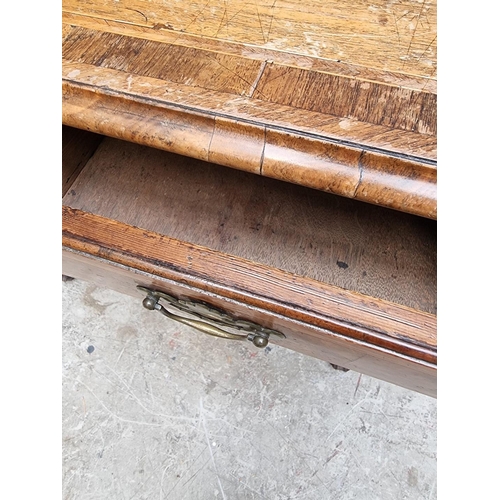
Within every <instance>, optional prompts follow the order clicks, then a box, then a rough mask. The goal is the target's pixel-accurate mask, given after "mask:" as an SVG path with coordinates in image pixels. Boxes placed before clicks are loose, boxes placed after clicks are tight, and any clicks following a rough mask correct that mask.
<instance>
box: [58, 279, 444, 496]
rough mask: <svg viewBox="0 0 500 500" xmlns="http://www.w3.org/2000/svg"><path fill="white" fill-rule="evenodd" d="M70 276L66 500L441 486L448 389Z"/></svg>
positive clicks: (364, 492)
mask: <svg viewBox="0 0 500 500" xmlns="http://www.w3.org/2000/svg"><path fill="white" fill-rule="evenodd" d="M62 288H63V360H62V364H63V379H62V380H63V402H62V412H63V415H62V420H63V436H62V454H63V485H62V488H63V499H64V500H74V499H75V500H76V499H78V500H90V499H92V500H100V499H103V500H104V499H106V500H114V499H117V500H118V499H120V500H121V499H126V500H145V499H155V500H156V499H157V500H166V499H169V500H181V499H183V500H197V499H203V500H205V499H217V500H221V499H228V500H229V499H245V500H246V499H271V500H273V499H276V500H292V499H304V500H319V499H322V500H323V499H325V500H326V499H342V500H350V499H356V500H364V499H366V500H368V499H369V500H373V499H383V500H391V499H394V500H396V499H397V500H401V499H426V500H427V499H435V498H436V477H437V470H436V469H437V467H436V463H437V459H436V434H437V432H436V421H437V418H436V416H437V415H436V406H437V405H436V400H434V399H432V398H429V397H427V396H423V395H420V394H417V393H413V392H411V391H408V390H406V389H402V388H399V387H396V386H394V385H391V384H387V383H385V382H381V381H379V380H376V379H373V378H370V377H368V376H365V375H362V376H360V375H359V374H358V373H354V372H345V373H344V372H341V371H336V370H334V369H333V368H332V367H331V366H330V365H329V364H328V363H325V362H323V361H319V360H316V359H313V358H309V357H307V356H303V355H301V354H298V353H294V352H292V351H289V350H287V349H284V348H280V347H277V346H272V345H270V346H268V348H266V349H265V350H258V349H257V348H254V347H253V346H252V345H251V344H250V343H245V344H243V343H239V342H234V341H226V340H223V339H216V338H212V337H208V336H205V335H203V334H201V333H198V332H196V331H194V330H191V329H189V328H188V327H185V326H183V325H179V324H176V323H173V322H170V321H169V320H167V318H165V317H163V316H162V315H160V314H158V313H156V312H151V311H147V310H146V309H144V308H143V307H142V305H141V303H140V301H138V300H137V299H134V298H131V297H127V296H124V295H121V294H118V293H115V292H113V291H110V290H106V289H101V288H97V287H95V286H94V285H91V284H87V283H85V282H83V281H78V280H75V281H70V282H66V283H63V284H62Z"/></svg>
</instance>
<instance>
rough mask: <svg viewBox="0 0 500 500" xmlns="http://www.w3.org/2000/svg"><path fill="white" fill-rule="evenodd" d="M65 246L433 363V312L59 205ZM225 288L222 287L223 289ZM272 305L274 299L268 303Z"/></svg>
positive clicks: (434, 320)
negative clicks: (61, 207) (352, 290)
mask: <svg viewBox="0 0 500 500" xmlns="http://www.w3.org/2000/svg"><path fill="white" fill-rule="evenodd" d="M63 245H64V247H65V248H68V249H73V250H76V251H80V252H85V253H89V254H91V255H95V256H96V257H101V258H104V259H105V260H107V261H110V262H115V263H117V264H122V265H127V266H130V267H135V268H136V269H138V270H141V271H144V272H149V273H151V274H154V275H155V276H159V277H165V278H168V279H172V280H173V281H177V282H178V283H183V284H188V285H192V286H194V285H195V284H197V288H200V289H202V290H205V291H210V290H212V291H214V292H215V291H217V293H220V294H222V295H224V296H226V297H227V298H232V299H236V298H237V297H238V298H239V300H242V301H243V303H244V304H246V306H247V307H254V306H257V305H258V304H260V305H261V306H262V305H263V304H264V303H266V304H267V306H266V307H265V309H268V310H270V311H274V312H279V313H280V314H283V315H284V316H286V317H289V318H290V319H295V320H300V321H305V320H306V319H307V321H309V322H312V324H314V325H316V326H318V327H322V328H327V329H330V330H333V331H335V332H337V334H339V335H345V336H348V337H350V338H356V339H358V340H362V341H364V342H367V341H370V342H373V343H375V344H377V345H380V346H383V347H385V348H388V347H391V348H393V349H395V350H399V351H401V353H405V354H407V355H409V354H410V353H411V355H412V356H415V357H416V358H418V359H423V360H427V361H430V362H433V361H435V346H436V335H435V324H436V316H435V315H432V314H429V313H425V312H422V311H418V310H415V309H411V308H408V307H405V306H402V305H399V304H394V303H391V302H387V301H384V300H380V299H376V298H373V297H370V296H366V295H362V294H357V293H354V292H350V291H347V290H344V289H342V288H339V287H335V286H332V285H327V284H323V283H321V282H318V281H315V280H311V279H309V278H306V277H300V276H294V275H292V274H290V273H287V272H285V271H281V270H279V269H274V268H271V267H269V266H266V265H262V264H259V263H257V262H253V261H250V260H247V259H241V258H239V257H236V256H231V255H227V254H223V253H221V252H217V251H214V250H211V249H209V248H206V247H200V246H198V245H194V244H191V243H189V242H184V241H181V240H177V239H173V238H170V237H167V236H165V235H160V234H158V233H154V232H151V231H145V230H144V229H141V228H136V227H134V226H130V225H127V224H123V223H121V222H118V221H114V220H112V219H108V218H104V217H101V216H98V215H94V214H90V213H87V212H83V211H81V210H78V209H73V208H70V207H65V206H63ZM224 290H226V291H224ZM271 304H274V305H273V306H272V307H271Z"/></svg>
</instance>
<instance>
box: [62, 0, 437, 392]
mask: <svg viewBox="0 0 500 500" xmlns="http://www.w3.org/2000/svg"><path fill="white" fill-rule="evenodd" d="M62 38H63V45H62V56H63V65H62V86H63V90H62V98H63V107H62V109H63V132H62V139H63V150H62V154H63V208H62V211H63V214H62V229H63V272H64V274H65V275H68V276H72V277H76V278H81V279H85V280H91V281H93V282H95V283H97V284H99V285H103V286H107V287H110V288H114V289H116V290H118V291H121V292H123V293H126V294H131V295H133V296H136V297H137V299H138V306H140V304H141V301H143V304H144V305H145V306H146V307H148V308H151V309H157V310H159V311H161V312H163V313H164V314H165V315H167V316H169V317H171V318H174V319H177V320H180V321H182V322H185V323H187V324H190V325H191V326H194V327H195V328H197V329H201V330H202V331H204V332H205V333H209V334H212V335H216V336H226V337H228V338H234V339H242V340H250V341H251V342H252V343H253V345H252V344H251V343H248V346H249V348H250V349H254V348H255V347H254V346H257V347H262V346H264V345H266V344H267V342H273V343H276V344H279V345H281V346H284V347H287V348H290V349H293V350H296V351H299V352H302V353H305V354H308V355H311V356H315V357H317V358H320V359H324V360H326V361H328V362H330V363H332V364H336V365H340V366H342V367H345V368H348V369H352V370H356V371H359V372H361V373H366V374H368V375H371V376H374V377H378V378H380V379H383V380H386V381H389V382H392V383H395V384H398V385H401V386H404V387H407V388H410V389H412V390H415V391H419V392H421V393H424V394H428V395H430V396H436V367H437V337H436V311H437V304H436V220H437V211H436V205H437V201H436V176H437V167H436V96H437V91H436V76H435V75H436V5H435V2H433V1H425V0H422V1H420V0H419V1H410V2H406V3H404V4H395V3H394V2H386V1H374V2H369V3H365V2H362V1H357V0H356V1H354V2H344V1H337V2H319V1H312V2H307V3H304V2H299V1H296V0H293V1H292V0H291V1H279V0H277V1H274V2H273V1H263V0H261V1H258V2H254V3H252V4H250V3H247V2H243V1H239V0H235V1H233V2H215V1H210V0H209V1H208V2H207V1H200V2H198V1H194V2H166V3H164V2H162V1H160V0H152V1H146V0H130V1H115V2H108V1H105V0H88V1H84V0H63V36H62ZM226 341H227V340H219V339H214V344H213V348H214V349H224V346H225V342H226Z"/></svg>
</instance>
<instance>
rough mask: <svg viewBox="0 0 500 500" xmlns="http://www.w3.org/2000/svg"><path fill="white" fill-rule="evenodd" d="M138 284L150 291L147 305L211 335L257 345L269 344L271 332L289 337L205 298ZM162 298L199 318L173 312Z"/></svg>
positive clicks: (174, 306)
mask: <svg viewBox="0 0 500 500" xmlns="http://www.w3.org/2000/svg"><path fill="white" fill-rule="evenodd" d="M137 288H138V289H139V290H141V291H142V292H146V294H147V295H146V298H145V299H144V300H143V301H142V305H143V306H144V307H145V308H146V309H149V310H150V311H155V310H156V311H159V312H161V313H162V314H163V315H164V316H166V317H167V318H170V319H173V320H175V321H178V322H179V323H183V324H184V325H188V326H190V327H192V328H195V329H196V330H199V331H201V332H203V333H206V334H207V335H212V336H214V337H221V338H224V339H231V340H249V341H251V342H252V343H253V345H254V346H256V347H266V346H267V344H268V342H269V337H270V336H271V335H275V336H277V337H280V338H285V335H283V334H282V333H281V332H278V331H276V330H271V329H270V328H265V327H263V326H260V325H258V324H257V323H253V322H252V321H246V320H240V319H235V318H233V317H232V316H230V315H229V314H227V313H226V312H224V311H221V310H220V309H216V308H215V307H213V306H209V305H208V304H205V303H204V302H200V301H195V300H190V299H176V298H175V297H172V296H171V295H168V294H166V293H164V292H160V291H157V290H151V289H149V288H146V287H143V286H138V287H137ZM160 299H163V300H164V301H165V302H166V303H167V306H168V307H171V308H174V309H176V311H179V312H185V313H189V314H191V315H193V316H196V317H197V318H199V319H191V318H185V317H184V316H178V315H177V314H174V313H171V312H170V311H168V310H167V309H166V308H165V306H164V305H163V304H160ZM207 320H208V321H212V322H214V323H216V324H217V326H214V325H211V324H210V323H207V322H206V321H207ZM220 327H223V328H224V327H226V328H232V329H235V330H238V331H240V332H243V333H231V332H227V331H225V330H222V329H221V328H220Z"/></svg>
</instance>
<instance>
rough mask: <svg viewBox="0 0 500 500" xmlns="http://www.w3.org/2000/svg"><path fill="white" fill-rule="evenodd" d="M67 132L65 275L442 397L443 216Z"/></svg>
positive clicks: (211, 328)
mask: <svg viewBox="0 0 500 500" xmlns="http://www.w3.org/2000/svg"><path fill="white" fill-rule="evenodd" d="M63 142H64V146H63V167H64V179H63V219H62V226H63V273H64V274H66V275H68V276H72V277H76V278H80V279H84V280H90V281H93V282H94V283H96V284H98V285H102V286H106V287H109V288H113V289H115V290H117V291H120V292H123V293H126V294H129V295H133V296H136V297H137V300H138V302H137V303H138V307H140V306H141V301H142V300H143V299H144V298H145V297H146V295H147V293H146V292H145V291H144V290H143V289H140V288H138V287H145V288H147V289H149V290H153V291H155V292H158V293H157V294H154V293H153V294H152V295H151V294H150V299H151V300H152V301H154V300H156V301H157V305H156V307H157V308H158V307H159V306H158V304H160V305H161V304H163V306H162V307H163V310H164V311H167V314H169V315H175V316H176V317H182V318H185V319H186V318H187V321H195V322H197V323H196V325H200V323H203V324H204V325H205V324H208V325H212V326H206V327H204V326H202V327H201V328H202V329H205V330H206V331H207V332H208V333H210V332H215V331H216V330H217V329H220V330H224V331H228V332H232V335H235V336H239V337H244V338H247V337H249V338H250V340H253V341H254V344H256V345H265V344H266V343H267V341H269V342H272V343H275V344H278V345H281V346H283V347H287V348H290V349H293V350H295V351H299V352H302V353H305V354H307V355H311V356H314V357H317V358H320V359H323V360H325V361H328V362H330V363H333V364H336V365H340V366H343V367H345V368H348V369H352V370H355V371H358V372H361V373H365V374H368V375H370V376H373V377H376V378H380V379H382V380H385V381H388V382H392V383H395V384H398V385H401V386H403V387H406V388H409V389H412V390H415V391H418V392H421V393H424V394H427V395H430V396H434V397H435V396H436V364H437V354H436V352H437V342H436V221H434V220H430V219H425V218H422V217H418V216H415V215H411V214H405V213H402V212H397V211H394V210H390V209H387V208H383V207H379V206H375V205H369V204H366V203H362V202H359V201H355V200H351V199H347V198H343V197H339V196H336V195H333V194H329V193H325V192H321V191H316V190H313V189H309V188H305V187H302V186H298V185H292V184H289V183H286V182H282V181H279V180H275V179H270V178H264V177H260V176H258V175H254V174H251V173H247V172H243V171H238V170H234V169H229V168H226V167H221V166H218V165H215V164H211V163H206V162H203V161H201V160H196V159H192V158H188V157H185V156H179V155H176V154H173V153H169V152H165V151H160V150H157V149H152V148H149V147H146V146H141V145H137V144H133V143H130V142H124V141H120V140H118V139H113V138H109V137H101V136H97V135H95V134H92V133H89V132H84V131H81V130H77V129H71V128H68V127H64V128H63ZM164 294H166V295H164ZM169 297H170V299H169ZM169 300H170V301H169ZM150 305H151V304H150ZM192 324H195V323H193V322H192ZM214 328H215V329H214ZM235 338H236V337H235ZM256 338H257V340H255V339H256ZM262 338H264V339H265V340H262V341H261V340H259V339H262ZM225 342H228V341H227V340H225V339H224V340H222V339H214V343H213V348H214V349H224V346H225ZM247 344H248V347H249V348H250V349H255V347H254V345H252V343H251V342H248V343H247Z"/></svg>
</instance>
